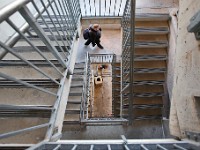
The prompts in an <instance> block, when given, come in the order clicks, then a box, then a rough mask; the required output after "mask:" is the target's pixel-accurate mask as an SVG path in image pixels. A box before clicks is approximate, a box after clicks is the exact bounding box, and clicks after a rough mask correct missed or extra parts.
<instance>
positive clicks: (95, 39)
mask: <svg viewBox="0 0 200 150" xmlns="http://www.w3.org/2000/svg"><path fill="white" fill-rule="evenodd" d="M100 38H101V28H100V27H99V25H98V24H94V25H92V26H90V28H89V38H88V40H87V41H86V42H85V45H89V44H90V43H92V46H93V47H94V46H95V45H96V44H97V46H98V47H99V48H100V49H103V46H102V45H101V44H100Z"/></svg>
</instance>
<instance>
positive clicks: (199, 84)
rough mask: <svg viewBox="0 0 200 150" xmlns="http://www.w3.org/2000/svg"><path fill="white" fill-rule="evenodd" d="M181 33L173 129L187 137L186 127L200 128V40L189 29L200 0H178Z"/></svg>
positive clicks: (178, 47)
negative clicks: (199, 97) (197, 97)
mask: <svg viewBox="0 0 200 150" xmlns="http://www.w3.org/2000/svg"><path fill="white" fill-rule="evenodd" d="M179 7H180V9H179V20H178V37H177V48H176V53H175V54H176V55H175V57H176V64H175V69H174V70H175V76H174V88H173V92H172V107H171V114H170V130H171V133H172V134H173V135H175V136H179V137H182V138H183V137H185V135H184V132H185V131H194V132H200V101H199V100H195V98H194V96H200V90H199V89H200V58H199V57H200V41H196V39H195V36H194V34H193V33H188V32H187V26H188V25H189V23H190V18H191V17H192V16H193V15H194V14H195V13H196V12H198V10H199V8H200V1H199V0H190V1H188V0H180V1H179Z"/></svg>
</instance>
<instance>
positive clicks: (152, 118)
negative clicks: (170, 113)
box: [134, 115, 162, 120]
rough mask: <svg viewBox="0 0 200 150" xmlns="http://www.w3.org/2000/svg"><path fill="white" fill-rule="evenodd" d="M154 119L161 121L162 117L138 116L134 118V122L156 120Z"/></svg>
mask: <svg viewBox="0 0 200 150" xmlns="http://www.w3.org/2000/svg"><path fill="white" fill-rule="evenodd" d="M156 119H162V115H158V116H139V117H135V118H134V120H156Z"/></svg>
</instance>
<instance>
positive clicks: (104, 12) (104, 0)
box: [104, 0, 106, 16]
mask: <svg viewBox="0 0 200 150" xmlns="http://www.w3.org/2000/svg"><path fill="white" fill-rule="evenodd" d="M104 1H105V12H104V16H105V15H106V0H104Z"/></svg>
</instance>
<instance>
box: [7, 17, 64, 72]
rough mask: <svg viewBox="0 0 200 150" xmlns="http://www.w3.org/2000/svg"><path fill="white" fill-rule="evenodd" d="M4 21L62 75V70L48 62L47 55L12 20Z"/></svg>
mask: <svg viewBox="0 0 200 150" xmlns="http://www.w3.org/2000/svg"><path fill="white" fill-rule="evenodd" d="M6 21H7V23H8V24H9V25H10V26H11V27H12V28H13V29H14V30H15V31H17V32H18V33H19V34H20V35H21V36H22V37H23V38H24V39H25V40H26V41H27V43H29V44H30V45H31V46H32V47H33V48H34V50H35V51H37V52H38V53H39V54H40V55H41V56H42V57H43V58H44V59H45V60H46V61H47V62H48V63H49V64H50V65H51V66H52V67H53V68H54V69H55V70H56V71H57V72H58V73H60V75H62V76H63V74H62V72H60V70H59V69H58V68H57V67H56V66H55V65H54V64H53V63H52V62H50V61H49V60H48V59H47V57H46V56H44V54H43V53H42V52H41V51H40V50H39V49H38V48H37V47H36V46H35V45H34V44H33V43H32V42H31V41H30V40H29V39H28V38H27V37H26V36H25V35H24V34H23V33H22V32H20V30H19V29H18V28H17V27H16V26H15V25H14V24H13V22H12V21H11V20H10V19H7V20H6Z"/></svg>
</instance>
